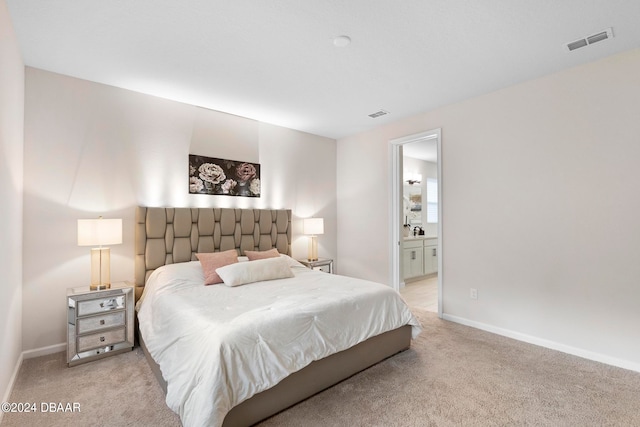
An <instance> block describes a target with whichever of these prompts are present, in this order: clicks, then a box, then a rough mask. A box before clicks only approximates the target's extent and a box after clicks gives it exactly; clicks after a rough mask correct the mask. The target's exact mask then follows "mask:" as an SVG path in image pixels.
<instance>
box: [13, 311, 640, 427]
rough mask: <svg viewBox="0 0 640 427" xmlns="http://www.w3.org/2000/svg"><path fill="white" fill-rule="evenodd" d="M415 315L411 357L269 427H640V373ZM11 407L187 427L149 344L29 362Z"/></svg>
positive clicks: (25, 417) (17, 421)
mask: <svg viewBox="0 0 640 427" xmlns="http://www.w3.org/2000/svg"><path fill="white" fill-rule="evenodd" d="M414 313H415V314H416V315H417V316H418V317H419V318H420V320H421V322H422V323H423V326H424V329H425V330H424V332H423V333H422V334H421V335H420V337H419V338H418V339H417V340H416V341H414V342H413V344H412V348H411V349H410V350H408V351H405V352H403V353H401V354H398V355H396V356H394V357H392V358H390V359H387V360H385V361H383V362H382V363H380V364H378V365H376V366H374V367H372V368H370V369H367V370H366V371H364V372H361V373H360V374H357V375H355V376H353V377H351V378H349V379H347V380H346V381H343V382H342V383H340V384H338V385H336V386H334V387H332V388H330V389H328V390H325V391H324V392H322V393H319V394H317V395H316V396H313V397H311V398H310V399H307V400H306V401H304V402H302V403H300V404H298V405H296V406H294V407H292V408H290V409H288V410H286V411H284V412H282V413H280V414H278V415H276V416H274V417H272V418H270V419H268V420H266V421H264V422H263V423H261V424H260V426H261V427H270V426H301V425H304V426H454V425H455V426H461V425H462V426H506V425H508V426H513V425H535V426H605V425H606V426H640V373H636V372H631V371H626V370H623V369H619V368H615V367H611V366H607V365H603V364H600V363H596V362H591V361H588V360H584V359H580V358H577V357H574V356H570V355H566V354H563V353H559V352H556V351H553V350H548V349H544V348H541V347H536V346H533V345H529V344H525V343H521V342H518V341H514V340H510V339H508V338H504V337H500V336H497V335H493V334H490V333H487V332H483V331H480V330H477V329H473V328H469V327H466V326H462V325H458V324H455V323H451V322H446V321H443V320H440V319H438V318H437V316H436V315H435V314H434V313H428V312H425V311H420V310H417V309H415V310H414ZM10 400H11V401H12V402H36V403H37V405H38V407H39V405H40V402H62V403H68V402H71V403H73V402H77V403H79V404H80V410H81V412H79V413H78V412H76V413H46V414H42V413H36V414H13V413H7V414H5V415H4V418H3V421H2V426H3V427H5V426H6V427H9V426H32V425H43V426H154V427H163V426H179V425H180V422H179V419H178V417H177V416H176V415H174V414H173V413H172V412H171V411H170V410H169V409H168V408H167V407H166V405H165V404H164V396H163V395H162V391H161V389H160V386H159V385H158V384H157V383H156V380H155V377H154V376H153V374H152V373H151V370H150V369H149V367H148V366H147V363H146V360H145V358H144V355H143V354H142V351H141V350H140V349H139V348H136V349H135V350H134V351H133V352H131V353H126V354H123V355H118V356H115V357H111V358H107V359H103V360H100V361H96V362H92V363H89V364H86V365H80V366H77V367H74V368H67V367H66V365H65V364H64V354H63V353H58V354H54V355H49V356H43V357H39V358H36V359H30V360H25V361H24V363H23V366H22V368H21V370H20V373H19V376H18V380H17V382H16V385H15V388H14V391H13V394H12V395H11V399H10Z"/></svg>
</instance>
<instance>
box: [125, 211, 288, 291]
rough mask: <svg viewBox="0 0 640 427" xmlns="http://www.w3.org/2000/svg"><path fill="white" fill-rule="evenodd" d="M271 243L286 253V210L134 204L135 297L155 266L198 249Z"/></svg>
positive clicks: (246, 247) (257, 247) (240, 249)
mask: <svg viewBox="0 0 640 427" xmlns="http://www.w3.org/2000/svg"><path fill="white" fill-rule="evenodd" d="M271 248H276V249H278V252H280V253H283V254H287V255H291V210H285V209H279V210H272V209H226V208H146V207H137V208H136V242H135V250H136V260H135V269H136V272H135V276H136V298H139V296H140V294H141V293H142V289H143V288H144V284H145V283H146V281H147V279H148V278H149V275H150V274H151V272H153V270H155V269H156V268H158V267H160V266H163V265H165V264H172V263H176V262H186V261H195V260H197V258H196V253H198V252H218V251H226V250H229V249H236V250H237V251H238V254H239V255H244V251H245V250H250V251H254V250H258V251H264V250H268V249H271Z"/></svg>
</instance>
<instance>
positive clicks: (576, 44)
mask: <svg viewBox="0 0 640 427" xmlns="http://www.w3.org/2000/svg"><path fill="white" fill-rule="evenodd" d="M612 38H613V29H612V28H607V29H606V30H602V31H600V32H598V33H595V34H591V35H590V36H587V37H584V38H582V39H578V40H575V41H572V42H571V43H567V49H569V50H570V51H572V50H576V49H580V48H581V47H585V46H588V45H590V44H594V43H598V42H601V41H602V40H607V39H612Z"/></svg>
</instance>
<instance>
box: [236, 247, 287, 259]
mask: <svg viewBox="0 0 640 427" xmlns="http://www.w3.org/2000/svg"><path fill="white" fill-rule="evenodd" d="M244 254H245V255H246V256H247V258H249V261H255V260H257V259H267V258H277V257H279V256H280V252H278V250H277V249H276V248H273V249H269V250H268V251H244Z"/></svg>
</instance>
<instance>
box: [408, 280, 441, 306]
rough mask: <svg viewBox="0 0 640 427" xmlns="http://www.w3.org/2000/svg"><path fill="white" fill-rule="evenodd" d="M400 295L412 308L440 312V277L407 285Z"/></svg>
mask: <svg viewBox="0 0 640 427" xmlns="http://www.w3.org/2000/svg"><path fill="white" fill-rule="evenodd" d="M400 295H402V297H403V298H404V300H405V301H406V302H407V304H409V306H410V307H417V308H421V309H423V310H426V311H433V312H435V313H437V312H438V275H436V274H434V275H431V276H427V277H426V278H424V279H420V280H416V281H413V282H409V283H406V284H405V286H404V288H402V289H400Z"/></svg>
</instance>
